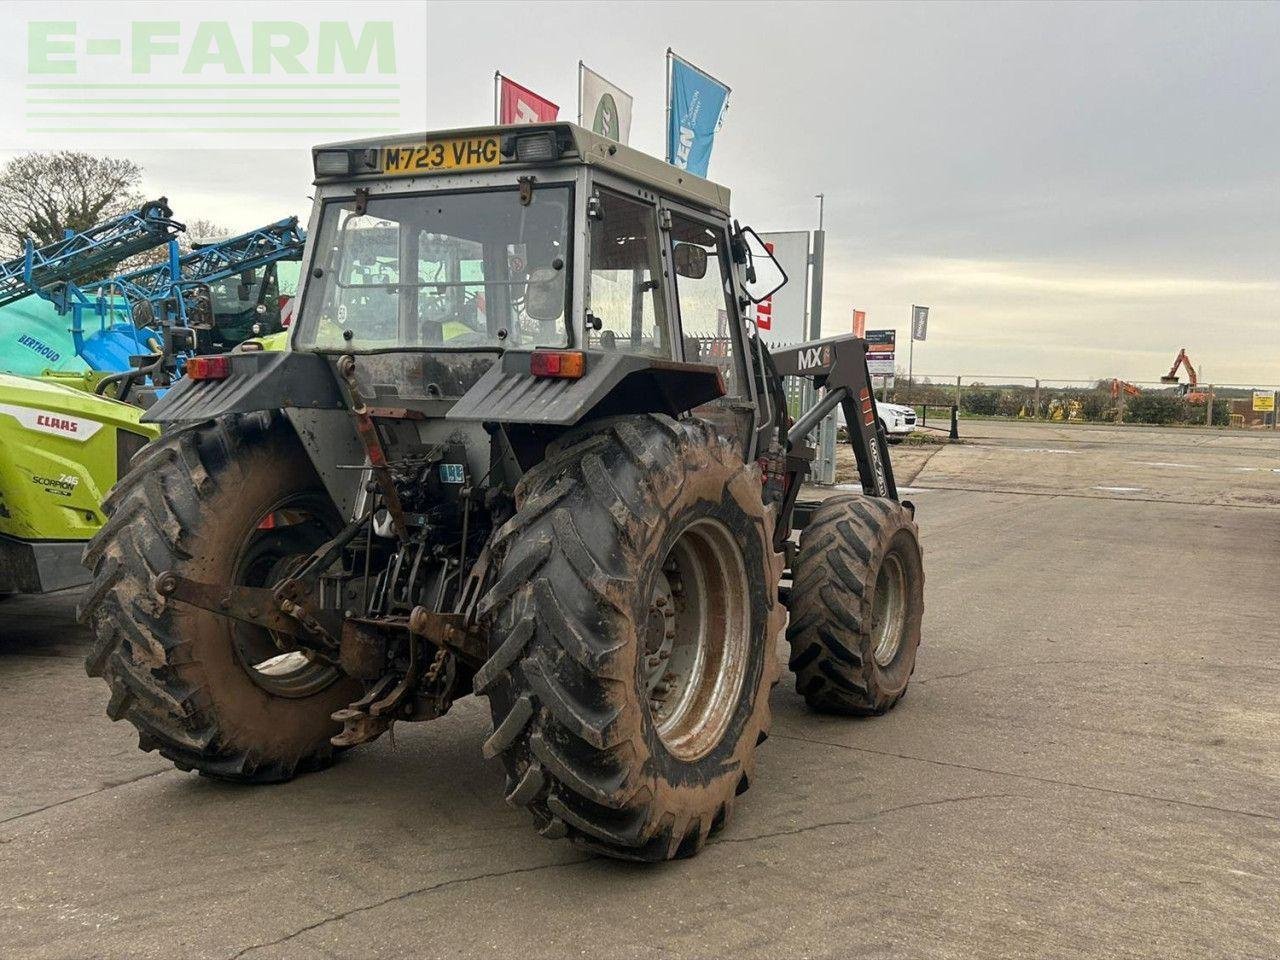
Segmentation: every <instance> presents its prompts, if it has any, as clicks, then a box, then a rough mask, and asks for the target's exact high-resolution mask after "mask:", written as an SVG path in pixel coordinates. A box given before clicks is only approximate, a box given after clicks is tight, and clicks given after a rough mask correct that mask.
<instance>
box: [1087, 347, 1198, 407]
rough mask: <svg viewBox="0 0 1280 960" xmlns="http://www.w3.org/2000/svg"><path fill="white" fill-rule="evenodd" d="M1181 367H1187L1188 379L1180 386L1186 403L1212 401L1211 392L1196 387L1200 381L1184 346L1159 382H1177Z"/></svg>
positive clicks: (1113, 389) (1113, 388)
mask: <svg viewBox="0 0 1280 960" xmlns="http://www.w3.org/2000/svg"><path fill="white" fill-rule="evenodd" d="M1181 367H1186V368H1187V380H1188V381H1190V382H1189V383H1187V384H1185V385H1184V386H1183V387H1182V395H1183V397H1185V398H1186V401H1187V403H1209V402H1210V401H1212V400H1213V394H1212V393H1207V392H1206V391H1204V390H1197V389H1196V386H1197V385H1198V384H1199V383H1200V378H1199V377H1197V376H1196V368H1195V367H1193V366H1192V365H1191V358H1190V357H1188V356H1187V348H1186V347H1183V348H1182V349H1181V350H1179V351H1178V357H1177V359H1176V360H1174V361H1173V366H1172V367H1170V368H1169V372H1168V373H1166V374H1165V375H1164V376H1163V377H1161V378H1160V382H1161V383H1177V382H1178V370H1179V368H1181ZM1111 389H1112V395H1113V396H1114V395H1115V394H1114V391H1115V387H1114V386H1113V387H1112V388H1111Z"/></svg>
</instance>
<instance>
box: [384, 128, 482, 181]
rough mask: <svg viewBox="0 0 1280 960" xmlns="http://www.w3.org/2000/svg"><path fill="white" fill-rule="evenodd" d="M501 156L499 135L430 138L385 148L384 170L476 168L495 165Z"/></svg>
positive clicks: (398, 172) (392, 173) (398, 173)
mask: <svg viewBox="0 0 1280 960" xmlns="http://www.w3.org/2000/svg"><path fill="white" fill-rule="evenodd" d="M500 159H501V155H500V152H499V146H498V138H497V137H496V136H489V137H458V138H455V139H451V140H428V141H427V142H426V143H408V144H404V145H403V146H399V147H384V148H383V150H382V172H383V173H385V174H388V175H390V176H409V175H412V174H415V173H436V172H438V171H441V170H477V169H481V168H483V167H496V166H497V165H498V162H499V160H500Z"/></svg>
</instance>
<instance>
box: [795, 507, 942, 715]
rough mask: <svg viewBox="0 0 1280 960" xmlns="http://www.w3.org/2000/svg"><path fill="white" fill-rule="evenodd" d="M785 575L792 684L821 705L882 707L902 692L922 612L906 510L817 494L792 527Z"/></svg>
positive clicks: (918, 566) (863, 709)
mask: <svg viewBox="0 0 1280 960" xmlns="http://www.w3.org/2000/svg"><path fill="white" fill-rule="evenodd" d="M792 573H793V577H792V590H791V610H790V614H791V619H790V623H789V624H788V626H787V639H788V641H790V643H791V663H790V666H791V669H792V670H793V671H794V672H795V675H796V690H797V691H798V692H799V693H800V694H801V696H803V697H804V698H805V700H806V702H808V704H809V706H810V707H812V708H814V709H815V710H818V711H821V712H823V713H839V714H851V715H868V714H880V713H884V712H886V711H887V710H889V709H890V708H891V707H892V706H893V705H894V704H895V703H897V702H898V701H899V700H900V699H902V697H903V695H904V694H905V693H906V692H907V683H908V681H910V679H911V673H912V671H913V670H914V669H915V664H916V648H917V647H918V646H919V645H920V621H921V618H922V616H923V614H924V567H923V564H922V560H921V553H920V539H919V534H918V533H917V531H916V525H915V521H914V520H913V519H912V517H911V512H910V510H909V509H908V508H907V507H905V506H903V505H902V504H900V503H897V502H895V501H893V500H886V499H881V498H879V497H859V496H851V495H848V494H839V495H837V496H834V497H830V498H828V499H826V500H824V501H823V502H822V504H821V505H820V506H819V507H818V508H817V509H816V510H815V511H814V513H813V517H812V519H811V520H810V521H809V525H808V526H807V527H805V529H804V532H803V533H802V534H801V535H800V553H799V556H798V557H797V559H796V562H795V564H794V567H793V570H792Z"/></svg>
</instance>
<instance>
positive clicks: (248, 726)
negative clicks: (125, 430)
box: [80, 414, 361, 783]
mask: <svg viewBox="0 0 1280 960" xmlns="http://www.w3.org/2000/svg"><path fill="white" fill-rule="evenodd" d="M104 509H105V510H106V512H107V513H108V515H109V516H110V519H109V520H108V521H107V523H106V524H105V525H104V526H103V528H102V530H101V531H100V532H99V533H98V535H97V536H96V537H95V538H94V539H93V541H92V542H91V543H90V544H89V547H88V549H87V550H86V552H85V563H86V565H87V566H88V567H89V568H90V569H91V570H92V571H93V586H92V590H91V592H90V593H89V595H88V597H87V599H86V600H85V601H84V603H83V604H82V605H81V608H80V619H81V620H82V621H83V622H84V623H86V624H87V625H88V627H89V629H90V632H91V633H92V634H93V648H92V651H91V652H90V654H89V656H88V658H87V659H86V662H85V666H86V669H87V670H88V672H89V675H90V676H95V677H102V678H103V679H104V680H106V681H107V683H108V685H109V686H110V688H111V699H110V702H109V703H108V705H107V715H108V716H109V717H111V719H112V720H120V719H126V720H128V721H129V722H130V723H132V724H133V725H134V726H135V727H137V728H138V745H139V746H140V747H141V748H142V749H144V750H158V751H159V752H160V753H161V754H162V755H163V756H165V757H167V758H168V759H170V760H172V761H173V762H174V764H175V765H177V766H178V767H179V768H181V769H183V770H193V769H194V770H198V771H199V772H200V773H203V774H206V775H208V776H212V777H218V778H221V779H227V780H240V781H249V782H257V783H264V782H278V781H282V780H288V779H290V778H291V777H293V776H294V775H295V774H297V773H300V772H303V771H306V770H314V769H318V768H320V767H323V766H326V765H327V764H329V763H330V762H331V761H332V759H333V756H334V748H333V747H332V746H331V745H330V743H329V738H330V737H331V736H333V735H334V734H336V733H338V732H339V730H340V729H341V727H340V725H339V724H337V723H335V722H334V721H333V720H332V719H330V716H329V715H330V714H331V713H332V712H333V711H335V710H337V709H339V708H341V707H345V706H346V705H347V704H348V703H350V701H352V700H354V699H356V698H358V697H359V696H360V694H361V688H360V686H359V684H358V683H357V682H356V681H354V680H351V679H350V678H348V677H346V676H345V675H343V674H342V673H341V672H340V671H338V670H337V669H336V668H335V667H332V666H328V665H326V664H322V663H319V662H315V661H313V660H311V659H310V658H309V657H308V656H307V655H306V654H305V653H304V652H302V651H300V650H298V649H297V648H296V647H291V644H290V642H289V638H288V637H282V638H278V637H276V636H275V635H274V634H272V633H271V632H270V631H268V630H266V629H264V628H261V627H255V626H251V625H247V624H243V623H239V622H235V621H232V620H229V619H227V618H226V617H220V616H218V615H216V614H213V613H210V612H208V611H205V610H200V609H197V608H195V607H191V606H188V605H186V604H183V603H179V602H177V601H172V600H166V599H164V598H162V597H160V596H159V595H158V594H157V593H156V592H155V591H154V590H153V589H152V586H151V584H152V580H153V578H154V577H155V575H156V574H159V573H162V572H164V571H173V572H175V573H177V574H179V575H181V576H185V577H190V578H192V579H195V580H201V581H204V582H209V583H238V584H243V585H248V586H270V585H271V584H273V583H275V582H277V581H278V580H280V579H281V578H283V577H284V576H287V574H288V572H289V571H290V569H291V568H293V567H295V566H297V565H298V564H299V563H301V561H302V560H303V559H304V558H305V557H307V556H308V555H309V554H310V553H312V552H313V551H314V550H315V549H316V548H317V547H319V546H320V545H321V544H322V543H324V542H325V541H326V540H328V539H329V538H330V537H331V536H332V535H333V533H335V532H336V531H337V529H339V528H340V526H341V520H340V518H339V517H338V515H337V513H336V511H335V510H334V507H333V505H332V501H331V500H330V499H329V497H328V495H327V494H326V493H325V492H324V489H323V487H322V486H321V484H320V480H319V478H318V477H317V476H316V474H315V471H314V469H313V468H312V466H311V462H310V460H309V459H308V458H307V455H306V453H305V451H304V450H303V449H302V447H301V445H300V444H299V443H298V440H297V438H296V436H295V435H294V434H293V432H292V430H291V429H290V428H289V426H288V425H287V424H286V423H285V422H284V421H283V418H281V417H280V416H279V415H266V414H253V415H249V416H230V417H224V418H222V419H219V420H216V421H210V422H205V423H201V424H197V425H195V426H192V427H188V428H185V429H182V430H179V431H176V432H174V433H169V434H166V435H164V436H163V437H161V438H160V439H158V440H156V441H155V442H153V443H152V444H150V445H149V446H148V447H146V448H145V449H144V450H143V452H142V453H140V454H139V455H138V458H137V460H135V462H134V464H133V467H132V469H131V470H130V471H129V473H127V474H126V475H125V477H124V478H123V479H122V480H121V481H120V483H119V484H118V485H117V486H116V487H115V489H114V490H113V491H112V492H111V495H110V496H109V497H108V498H107V500H106V502H105V504H104Z"/></svg>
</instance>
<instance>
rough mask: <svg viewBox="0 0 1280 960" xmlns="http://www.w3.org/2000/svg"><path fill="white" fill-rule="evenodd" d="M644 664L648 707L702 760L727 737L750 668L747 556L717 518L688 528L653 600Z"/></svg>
mask: <svg viewBox="0 0 1280 960" xmlns="http://www.w3.org/2000/svg"><path fill="white" fill-rule="evenodd" d="M649 609H650V614H649V619H648V623H647V626H646V631H645V646H644V662H643V664H642V670H643V677H644V682H645V686H646V693H647V695H648V700H649V710H650V714H651V716H652V717H653V720H654V726H655V728H656V730H657V733H658V737H659V739H660V740H661V741H662V743H663V745H664V746H665V747H666V749H667V750H668V752H670V753H671V754H673V755H674V756H676V757H678V758H680V759H681V760H685V761H693V760H697V759H699V758H700V757H703V756H705V755H706V754H707V753H709V752H710V751H711V750H713V749H714V748H715V747H716V745H717V744H719V743H720V741H721V740H722V739H723V737H724V734H725V731H726V730H727V729H728V727H729V723H730V721H731V720H732V719H733V714H734V712H735V710H736V708H737V705H738V701H739V698H740V696H741V692H742V684H743V680H744V678H745V676H746V671H747V660H748V652H749V649H750V635H751V629H750V628H751V611H750V598H749V596H748V592H747V573H746V563H745V562H744V560H743V557H742V550H741V548H740V547H739V545H738V543H737V541H736V540H735V539H734V537H733V535H732V534H731V533H730V532H729V530H728V529H727V528H726V527H725V526H724V525H723V524H721V523H720V522H719V521H716V520H698V521H696V522H694V523H693V524H691V525H690V526H689V527H687V528H686V529H685V530H684V532H683V533H681V535H680V537H679V538H678V539H677V540H676V542H675V545H674V546H672V548H671V551H670V552H669V553H668V554H667V558H666V560H665V561H664V562H663V564H662V568H661V571H660V573H659V575H658V580H657V584H656V585H655V588H654V592H653V596H652V598H651V600H650V607H649Z"/></svg>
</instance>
